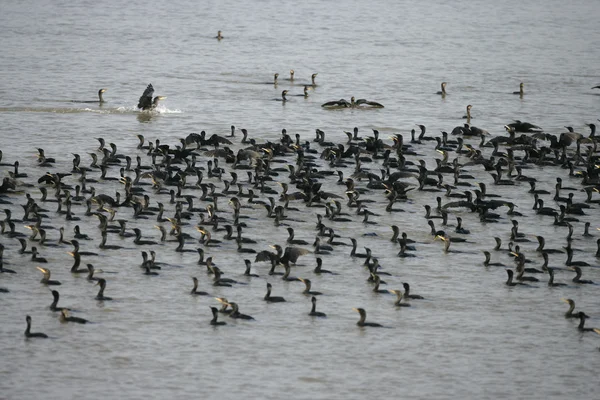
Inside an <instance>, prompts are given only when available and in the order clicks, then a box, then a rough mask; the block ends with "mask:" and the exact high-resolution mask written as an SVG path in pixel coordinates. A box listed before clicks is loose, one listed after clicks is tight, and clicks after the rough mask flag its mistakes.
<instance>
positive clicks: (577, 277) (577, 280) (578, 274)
mask: <svg viewBox="0 0 600 400" xmlns="http://www.w3.org/2000/svg"><path fill="white" fill-rule="evenodd" d="M569 269H570V270H571V271H575V278H573V282H575V283H581V284H585V283H587V284H592V283H594V282H593V281H590V280H587V279H581V268H579V267H577V266H574V267H569Z"/></svg>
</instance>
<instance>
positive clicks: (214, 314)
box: [210, 307, 227, 326]
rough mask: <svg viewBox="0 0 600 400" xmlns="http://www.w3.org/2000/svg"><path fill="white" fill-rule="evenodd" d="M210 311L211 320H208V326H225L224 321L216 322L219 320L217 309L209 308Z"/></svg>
mask: <svg viewBox="0 0 600 400" xmlns="http://www.w3.org/2000/svg"><path fill="white" fill-rule="evenodd" d="M210 311H211V312H212V315H213V317H212V319H211V320H210V324H211V325H214V326H217V325H226V324H227V322H225V321H217V319H218V318H219V310H218V309H217V307H210Z"/></svg>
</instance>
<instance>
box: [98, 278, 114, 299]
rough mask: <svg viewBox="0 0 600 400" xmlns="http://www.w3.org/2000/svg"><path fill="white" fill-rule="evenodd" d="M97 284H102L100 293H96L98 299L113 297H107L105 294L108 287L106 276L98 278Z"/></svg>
mask: <svg viewBox="0 0 600 400" xmlns="http://www.w3.org/2000/svg"><path fill="white" fill-rule="evenodd" d="M96 286H100V290H98V294H97V295H96V300H100V301H108V300H112V297H107V296H105V295H104V289H106V280H105V279H104V278H100V279H98V283H96Z"/></svg>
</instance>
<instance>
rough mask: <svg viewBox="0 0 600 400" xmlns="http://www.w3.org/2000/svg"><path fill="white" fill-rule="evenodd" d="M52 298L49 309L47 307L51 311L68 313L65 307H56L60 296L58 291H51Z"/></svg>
mask: <svg viewBox="0 0 600 400" xmlns="http://www.w3.org/2000/svg"><path fill="white" fill-rule="evenodd" d="M52 297H53V298H54V300H53V301H52V304H50V307H49V308H50V310H52V311H62V310H67V311H70V309H68V308H66V307H57V305H58V300H59V299H60V294H59V293H58V290H53V291H52Z"/></svg>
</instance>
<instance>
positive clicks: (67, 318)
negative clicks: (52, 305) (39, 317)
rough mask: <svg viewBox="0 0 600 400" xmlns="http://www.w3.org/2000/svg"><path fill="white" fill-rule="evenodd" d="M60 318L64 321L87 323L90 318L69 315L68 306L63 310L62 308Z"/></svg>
mask: <svg viewBox="0 0 600 400" xmlns="http://www.w3.org/2000/svg"><path fill="white" fill-rule="evenodd" d="M58 319H59V320H60V322H62V323H66V322H76V323H78V324H86V323H87V322H88V320H87V319H85V318H79V317H71V316H69V312H68V311H67V309H66V308H63V309H62V310H60V315H59V317H58Z"/></svg>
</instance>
